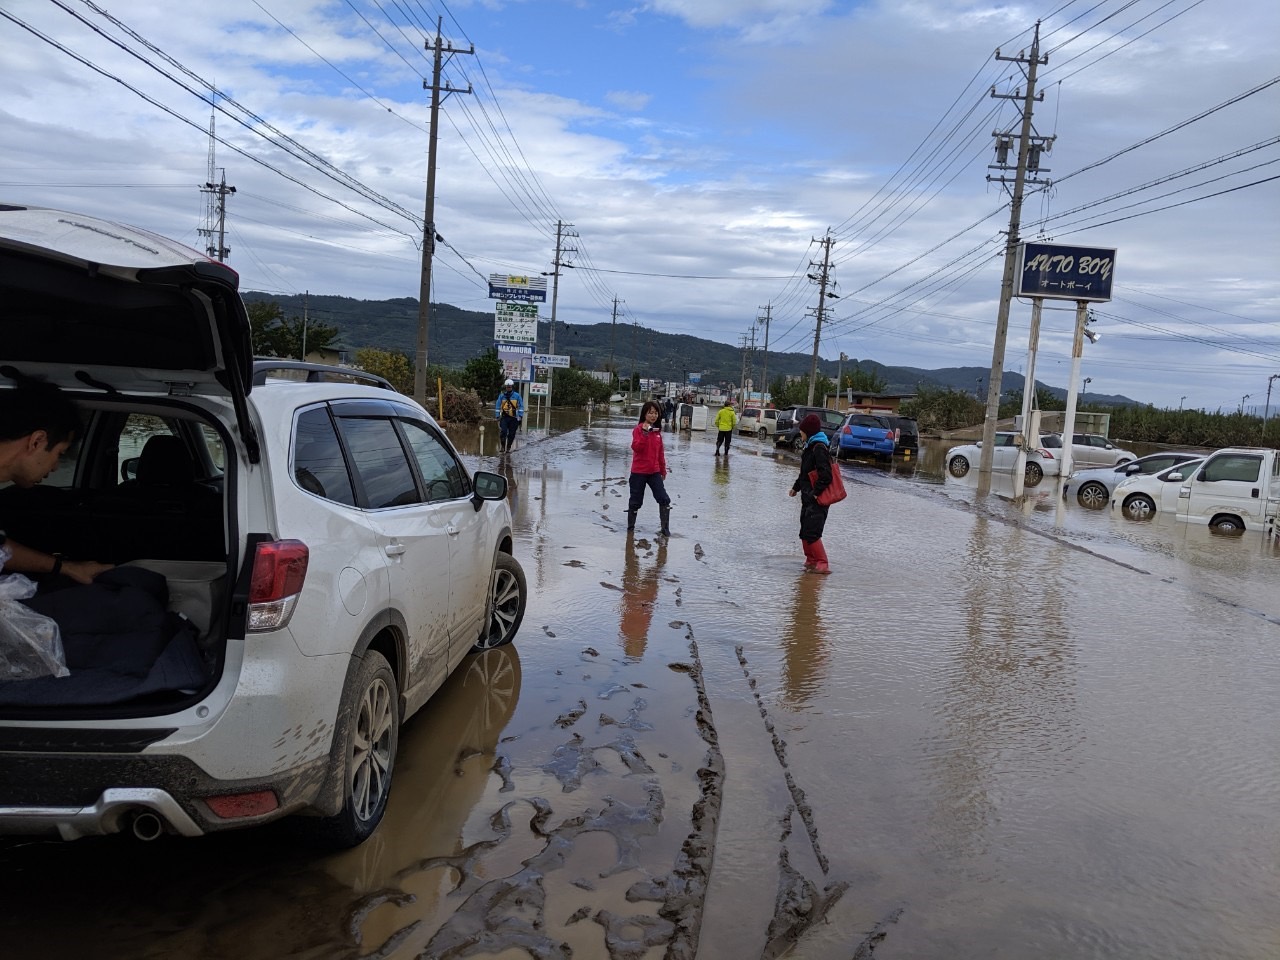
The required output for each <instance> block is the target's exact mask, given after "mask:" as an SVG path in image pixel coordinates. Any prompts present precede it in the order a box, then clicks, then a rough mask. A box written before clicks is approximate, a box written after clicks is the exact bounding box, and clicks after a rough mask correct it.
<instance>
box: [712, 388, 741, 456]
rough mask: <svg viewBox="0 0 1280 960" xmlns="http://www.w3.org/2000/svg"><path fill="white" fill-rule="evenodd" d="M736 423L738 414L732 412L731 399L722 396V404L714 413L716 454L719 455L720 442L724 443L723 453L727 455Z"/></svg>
mask: <svg viewBox="0 0 1280 960" xmlns="http://www.w3.org/2000/svg"><path fill="white" fill-rule="evenodd" d="M737 423H738V415H737V414H736V413H734V412H733V401H732V400H730V399H729V398H728V397H725V398H724V406H723V407H721V408H720V412H719V413H717V414H716V430H718V431H719V433H717V434H716V456H717V457H718V456H720V444H722V443H723V444H724V455H725V456H726V457H727V456H728V455H729V444H730V443H732V442H733V428H734V427H735V426H736V425H737Z"/></svg>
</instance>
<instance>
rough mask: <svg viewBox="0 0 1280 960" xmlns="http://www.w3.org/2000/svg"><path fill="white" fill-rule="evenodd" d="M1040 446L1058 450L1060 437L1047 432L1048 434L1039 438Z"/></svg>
mask: <svg viewBox="0 0 1280 960" xmlns="http://www.w3.org/2000/svg"><path fill="white" fill-rule="evenodd" d="M1040 446H1042V447H1044V448H1045V449H1046V450H1059V449H1061V448H1062V438H1061V437H1058V436H1054V435H1053V434H1049V435H1048V436H1045V437H1041V438H1040Z"/></svg>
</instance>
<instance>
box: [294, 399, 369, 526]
mask: <svg viewBox="0 0 1280 960" xmlns="http://www.w3.org/2000/svg"><path fill="white" fill-rule="evenodd" d="M293 451H294V452H293V477H294V480H296V481H297V484H298V486H300V487H301V488H302V489H303V490H306V491H307V492H308V493H314V494H315V495H316V496H317V497H324V498H325V499H326V500H333V501H334V502H335V503H345V504H346V505H347V506H354V505H355V502H356V497H355V493H354V492H353V491H352V488H351V477H350V475H349V474H348V473H347V464H346V461H344V460H343V458H342V445H341V444H340V443H338V434H337V433H336V432H335V431H334V429H333V421H332V420H330V419H329V411H328V410H327V409H325V408H324V407H316V408H313V409H311V410H306V411H304V412H303V413H302V414H301V415H299V417H298V423H297V426H296V428H295V429H294V436H293Z"/></svg>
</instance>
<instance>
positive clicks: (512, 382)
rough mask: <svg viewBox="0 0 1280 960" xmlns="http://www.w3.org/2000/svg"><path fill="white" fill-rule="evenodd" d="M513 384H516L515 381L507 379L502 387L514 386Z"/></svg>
mask: <svg viewBox="0 0 1280 960" xmlns="http://www.w3.org/2000/svg"><path fill="white" fill-rule="evenodd" d="M515 385H516V382H515V381H514V380H508V381H507V382H506V383H504V384H503V386H504V387H514V386H515Z"/></svg>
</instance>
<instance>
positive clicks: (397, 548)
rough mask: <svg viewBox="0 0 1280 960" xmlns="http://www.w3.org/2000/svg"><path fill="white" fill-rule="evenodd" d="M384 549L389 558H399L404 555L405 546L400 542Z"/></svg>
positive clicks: (390, 544)
mask: <svg viewBox="0 0 1280 960" xmlns="http://www.w3.org/2000/svg"><path fill="white" fill-rule="evenodd" d="M383 549H384V550H385V552H386V554H387V556H388V557H398V556H400V555H401V554H403V553H404V544H403V543H400V542H398V541H397V542H395V543H388V544H387V545H386V547H384V548H383Z"/></svg>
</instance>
